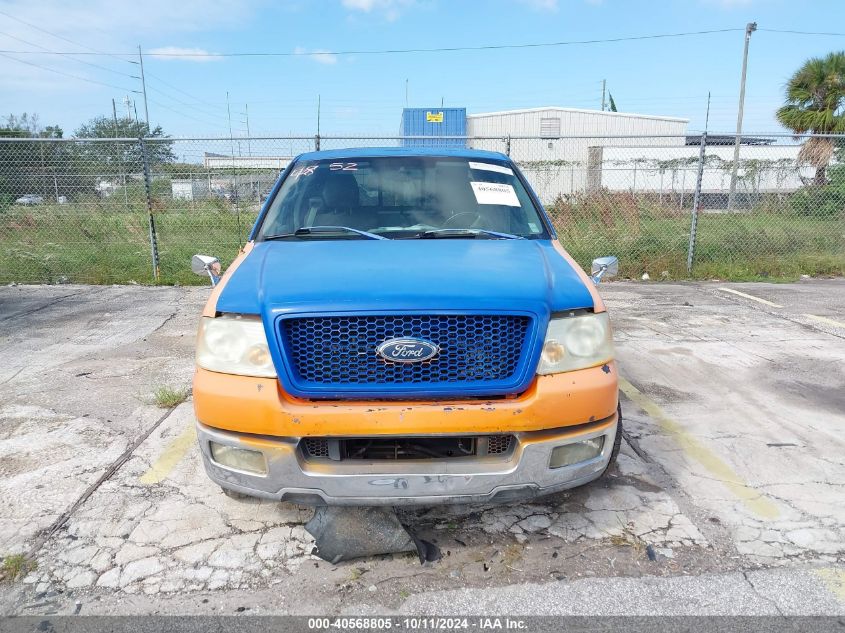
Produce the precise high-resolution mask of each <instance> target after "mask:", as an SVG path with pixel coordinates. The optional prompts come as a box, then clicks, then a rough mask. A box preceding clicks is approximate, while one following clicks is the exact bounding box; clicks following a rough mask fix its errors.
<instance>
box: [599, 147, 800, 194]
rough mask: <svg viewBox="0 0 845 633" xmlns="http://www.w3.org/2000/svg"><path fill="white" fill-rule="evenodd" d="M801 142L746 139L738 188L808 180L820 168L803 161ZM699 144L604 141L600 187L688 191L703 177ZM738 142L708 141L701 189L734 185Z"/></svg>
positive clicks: (774, 188)
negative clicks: (634, 144)
mask: <svg viewBox="0 0 845 633" xmlns="http://www.w3.org/2000/svg"><path fill="white" fill-rule="evenodd" d="M800 150H801V146H800V145H741V146H740V153H739V168H738V170H737V177H738V179H739V181H738V186H737V188H738V190H739V191H742V192H746V193H753V194H763V193H788V192H790V191H795V190H796V189H800V188H801V187H802V186H803V184H804V183H803V182H802V180H803V181H807V180H809V179H811V178H812V177H813V174H814V173H815V170H814V169H813V168H812V167H809V166H806V165H800V164H799V163H798V152H799V151H800ZM699 152H700V148H699V146H698V145H688V146H686V147H662V148H656V147H604V148H602V155H601V161H600V163H601V167H600V170H601V177H600V182H601V187H602V188H603V189H607V190H609V191H631V192H654V193H659V194H664V193H678V192H680V193H688V192H692V191H693V190H694V188H695V182H696V179H697V177H698V160H699ZM733 154H734V148H733V146H731V145H708V146H707V148H706V153H705V161H704V172H703V174H702V179H701V192H702V193H704V194H715V193H724V192H727V191H729V189H730V182H731V172H732V165H733Z"/></svg>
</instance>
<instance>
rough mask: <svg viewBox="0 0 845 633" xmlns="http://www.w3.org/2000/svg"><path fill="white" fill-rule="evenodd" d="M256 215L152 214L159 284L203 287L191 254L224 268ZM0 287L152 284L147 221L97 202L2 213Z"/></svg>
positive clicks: (222, 212)
mask: <svg viewBox="0 0 845 633" xmlns="http://www.w3.org/2000/svg"><path fill="white" fill-rule="evenodd" d="M255 217H256V213H255V212H254V211H253V212H241V213H240V216H238V214H236V213H235V212H233V211H230V210H228V209H226V210H217V209H207V208H201V209H198V210H195V211H178V212H167V211H163V212H156V213H155V214H154V219H155V225H156V234H157V237H158V240H157V241H158V252H159V261H160V272H161V277H160V282H159V283H162V284H174V283H179V284H183V285H204V284H207V283H208V279H207V278H206V277H200V276H198V275H195V274H194V273H192V272H191V257H192V256H193V255H195V254H196V253H202V254H210V255H215V256H217V257H219V258H220V261H221V262H222V263H223V265H224V266H227V265H228V264H229V263H230V262H231V261H232V260H233V259H234V258H235V256H236V255H237V252H238V249H239V248H240V247H241V246H242V245H243V243H244V242H245V241H246V238H247V235H248V233H249V230H250V228H251V227H252V224H253V223H254V222H255ZM0 252H2V253H3V261H2V266H0V283H9V282H13V281H14V282H19V283H90V284H108V283H140V284H150V283H152V282H153V274H152V264H151V255H150V241H149V224H148V216H147V213H146V212H145V211H143V210H139V209H132V208H131V207H130V210H128V211H114V210H108V209H105V208H102V207H99V206H96V205H86V206H84V207H81V206H76V207H73V206H72V205H61V206H43V207H38V208H35V209H17V208H12V209H8V210H7V211H5V212H3V211H0Z"/></svg>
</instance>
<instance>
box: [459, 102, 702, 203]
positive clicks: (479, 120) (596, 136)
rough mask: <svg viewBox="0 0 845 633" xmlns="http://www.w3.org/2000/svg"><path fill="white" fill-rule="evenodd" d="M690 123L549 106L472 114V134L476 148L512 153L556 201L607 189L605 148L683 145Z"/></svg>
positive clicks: (545, 198)
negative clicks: (605, 181) (604, 183)
mask: <svg viewBox="0 0 845 633" xmlns="http://www.w3.org/2000/svg"><path fill="white" fill-rule="evenodd" d="M688 123H689V119H680V118H677V117H667V116H655V115H648V114H631V113H627V112H604V111H601V110H582V109H576V108H560V107H544V108H528V109H524V110H507V111H503V112H487V113H481V114H470V115H468V116H467V136H469V137H481V138H471V139H470V141H469V145H470V146H471V147H473V148H477V149H489V150H495V151H503V149H507V150H508V151H509V154H510V156H511V158H512V159H513V160H514V161H516V162H517V163H518V164H519V166H520V168H521V169H522V171H523V173H524V174H525V176H526V177H527V178H528V180H529V181H530V182H531V184H532V185H533V187H534V189H535V190H536V191H537V194H538V195H539V196H540V198H541V199H542V200H543V201H551V200H553V199H554V198H555V197H557V196H558V195H568V194H571V193H574V192H577V191H585V190H590V189H597V188H599V187H601V184H602V173H601V170H602V162H603V159H602V149H603V148H605V147H642V146H650V147H683V146H684V145H685V144H686V131H687V124H688ZM643 137H648V138H643ZM502 139H509V140H505V141H503V140H502ZM503 143H504V144H505V145H509V147H505V148H503Z"/></svg>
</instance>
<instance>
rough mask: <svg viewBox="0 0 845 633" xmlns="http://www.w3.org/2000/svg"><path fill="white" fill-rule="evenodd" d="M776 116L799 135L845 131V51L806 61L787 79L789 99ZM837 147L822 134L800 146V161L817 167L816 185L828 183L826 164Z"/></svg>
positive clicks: (787, 98) (787, 96)
mask: <svg viewBox="0 0 845 633" xmlns="http://www.w3.org/2000/svg"><path fill="white" fill-rule="evenodd" d="M776 116H777V119H778V121H780V123H781V124H782V125H783V126H784V127H787V128H789V129H790V130H792V131H793V132H795V133H796V134H806V133H808V132H809V133H813V134H837V133H843V132H845V51H839V52H835V53H830V54H828V55H827V56H825V57H814V58H812V59H808V60H807V61H806V62H804V65H803V66H801V68H799V69H798V70H797V71H795V74H794V75H792V77H790V79H789V81H788V82H787V84H786V102H785V103H784V105H783V106H781V107H780V108H778V110H777V113H776ZM834 149H835V144H834V141H833V139H831V138H819V137H813V138H810V139H808V140H807V141H806V142H805V143H804V145H803V146H802V147H801V151H800V152H799V154H798V160H799V161H800V162H802V163H806V164H809V165H811V166H812V167H814V168H815V170H816V174H815V178H814V184H816V185H818V186H821V185H824V184H825V183H826V182H827V179H826V170H827V165H828V163H830V159H831V157H832V156H833V151H834Z"/></svg>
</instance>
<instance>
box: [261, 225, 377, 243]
mask: <svg viewBox="0 0 845 633" xmlns="http://www.w3.org/2000/svg"><path fill="white" fill-rule="evenodd" d="M322 233H353V234H355V235H360V236H361V237H365V238H367V239H368V240H386V239H387V238H386V237H383V236H381V235H376V234H375V233H368V232H367V231H359V230H358V229H353V228H352V227H349V226H303V227H300V228H298V229H296V230H295V231H294V232H293V233H278V234H276V235H265V236H264V237H263V238H262V239H263V240H265V241H266V240H283V239H285V238H287V237H306V236H308V235H319V234H322Z"/></svg>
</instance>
